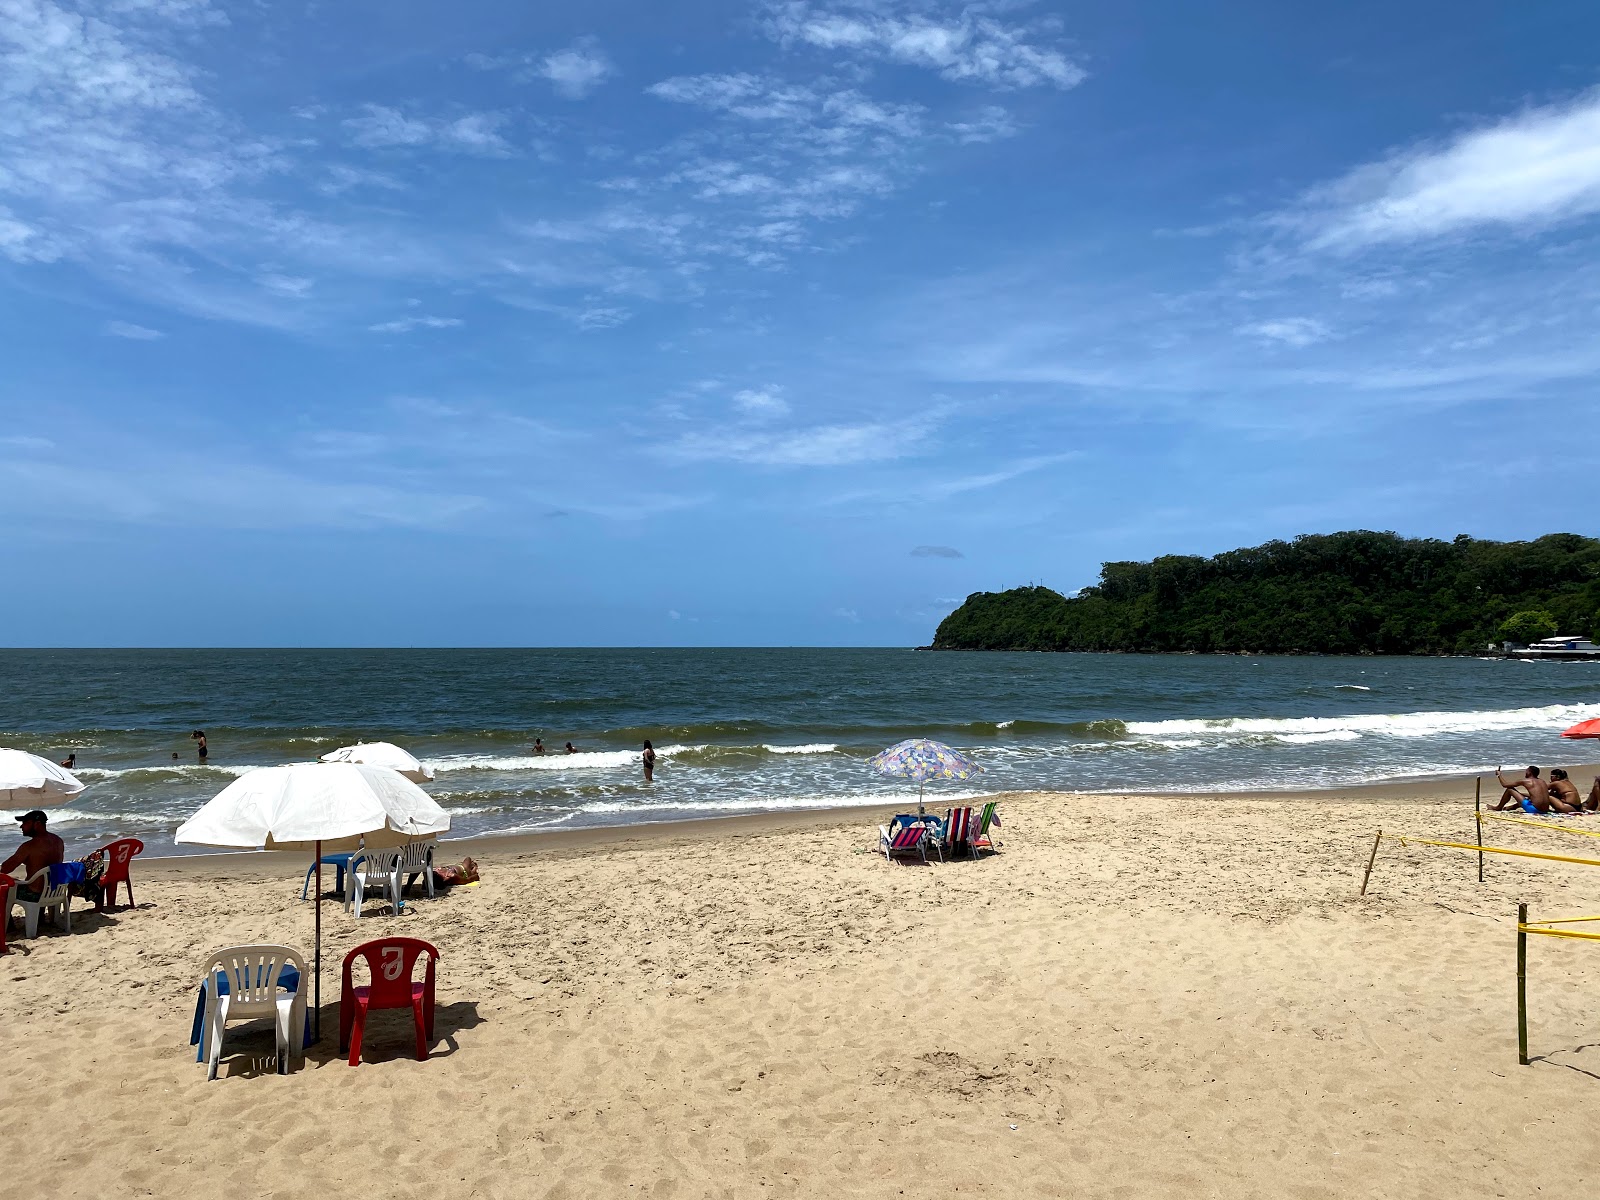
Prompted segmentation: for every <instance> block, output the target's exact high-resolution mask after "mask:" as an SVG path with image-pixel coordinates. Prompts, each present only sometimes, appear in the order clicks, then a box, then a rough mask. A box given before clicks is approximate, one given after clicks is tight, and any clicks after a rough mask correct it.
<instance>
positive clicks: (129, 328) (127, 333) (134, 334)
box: [106, 321, 167, 342]
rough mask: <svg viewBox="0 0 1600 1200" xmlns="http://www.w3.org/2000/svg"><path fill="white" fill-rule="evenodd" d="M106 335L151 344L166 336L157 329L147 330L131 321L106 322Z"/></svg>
mask: <svg viewBox="0 0 1600 1200" xmlns="http://www.w3.org/2000/svg"><path fill="white" fill-rule="evenodd" d="M106 333H107V334H109V335H110V336H111V337H119V338H127V339H128V340H129V341H134V342H153V341H155V340H156V339H158V338H164V337H166V336H167V335H166V334H164V333H162V332H161V330H159V329H148V328H146V327H145V326H143V325H135V324H134V323H133V322H132V321H107V322H106Z"/></svg>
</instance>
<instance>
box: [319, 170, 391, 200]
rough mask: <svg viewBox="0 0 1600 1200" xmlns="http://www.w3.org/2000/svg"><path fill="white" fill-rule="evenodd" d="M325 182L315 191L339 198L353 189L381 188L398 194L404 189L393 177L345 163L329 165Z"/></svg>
mask: <svg viewBox="0 0 1600 1200" xmlns="http://www.w3.org/2000/svg"><path fill="white" fill-rule="evenodd" d="M327 171H328V175H327V178H326V179H325V180H323V181H322V182H321V183H320V184H318V185H317V190H318V191H320V192H322V193H323V194H324V195H327V196H339V195H343V194H344V193H345V192H348V191H350V190H352V189H353V188H361V187H367V188H383V189H384V190H386V191H392V192H398V191H403V190H404V189H405V184H403V183H401V182H400V181H399V180H398V179H396V178H395V177H394V176H393V175H388V174H385V173H384V172H382V171H372V170H368V169H367V168H365V167H352V166H348V165H347V164H345V163H331V164H329V166H328V168H327Z"/></svg>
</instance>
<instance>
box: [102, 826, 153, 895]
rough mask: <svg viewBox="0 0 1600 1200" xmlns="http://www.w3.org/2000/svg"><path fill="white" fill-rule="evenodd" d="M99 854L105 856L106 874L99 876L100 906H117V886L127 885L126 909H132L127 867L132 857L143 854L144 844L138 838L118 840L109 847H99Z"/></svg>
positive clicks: (131, 881) (131, 885) (130, 886)
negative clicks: (120, 884)
mask: <svg viewBox="0 0 1600 1200" xmlns="http://www.w3.org/2000/svg"><path fill="white" fill-rule="evenodd" d="M101 853H103V854H104V855H105V856H106V872H105V874H104V875H102V876H100V889H101V890H100V896H101V904H102V906H104V907H106V908H115V907H116V906H117V884H119V883H124V884H127V885H128V907H129V908H132V907H133V879H132V878H131V877H130V876H129V874H128V866H129V864H130V863H132V862H133V856H134V855H136V854H143V853H144V843H143V842H141V841H140V840H139V839H138V838H120V839H118V840H117V841H115V842H112V843H111V844H110V845H109V846H103V847H101Z"/></svg>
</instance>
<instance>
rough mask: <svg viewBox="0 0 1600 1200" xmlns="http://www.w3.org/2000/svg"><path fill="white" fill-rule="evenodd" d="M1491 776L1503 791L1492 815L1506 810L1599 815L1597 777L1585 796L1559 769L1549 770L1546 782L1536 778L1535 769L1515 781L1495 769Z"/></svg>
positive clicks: (1537, 775) (1598, 783) (1529, 770)
mask: <svg viewBox="0 0 1600 1200" xmlns="http://www.w3.org/2000/svg"><path fill="white" fill-rule="evenodd" d="M1494 777H1495V778H1496V779H1497V780H1499V782H1500V786H1501V787H1503V788H1505V791H1504V792H1503V793H1501V796H1500V803H1499V804H1496V805H1494V809H1495V811H1496V812H1499V811H1502V810H1504V809H1508V808H1520V809H1522V810H1523V811H1524V812H1531V813H1584V812H1600V777H1597V778H1596V779H1595V781H1594V784H1593V785H1592V786H1591V787H1590V788H1589V794H1588V795H1587V796H1584V795H1582V794H1581V793H1580V792H1579V791H1578V787H1577V785H1576V784H1575V783H1573V782H1572V780H1570V779H1568V778H1567V773H1566V772H1565V771H1563V770H1562V769H1561V768H1560V767H1555V768H1552V769H1551V771H1550V779H1549V781H1548V782H1547V781H1546V780H1545V779H1544V778H1543V777H1542V776H1541V775H1540V772H1539V768H1538V767H1529V768H1528V769H1527V770H1526V771H1524V772H1523V773H1522V778H1521V779H1517V780H1509V779H1507V778H1506V777H1505V776H1504V775H1503V774H1501V772H1500V768H1499V767H1496V768H1495V769H1494Z"/></svg>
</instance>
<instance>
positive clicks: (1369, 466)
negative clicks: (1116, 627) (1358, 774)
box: [0, 0, 1600, 646]
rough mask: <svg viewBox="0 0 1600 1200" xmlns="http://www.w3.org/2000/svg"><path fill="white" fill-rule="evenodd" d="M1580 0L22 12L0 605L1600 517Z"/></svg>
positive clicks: (459, 592) (273, 624) (1594, 140)
mask: <svg viewBox="0 0 1600 1200" xmlns="http://www.w3.org/2000/svg"><path fill="white" fill-rule="evenodd" d="M1597 249H1600V9H1596V8H1595V6H1594V5H1592V4H1591V3H1586V2H1582V0H1549V2H1547V3H1541V4H1536V5H1529V4H1514V3H1509V2H1506V3H1481V2H1473V0H1464V2H1463V0H1457V2H1453V3H1449V4H1444V3H1430V2H1425V0H1413V2H1412V3H1406V4H1398V5H1397V4H1394V3H1393V2H1392V0H1387V2H1385V3H1381V4H1380V3H1366V2H1364V0H1352V2H1350V3H1345V4H1340V5H1323V6H1308V5H1285V4H1282V3H1278V2H1267V0H1260V2H1254V0H1250V2H1246V0H1218V2H1217V3H1214V4H1208V5H1196V4H1192V3H1176V2H1158V0H1118V2H1117V3H1115V4H1112V3H1098V4H1093V3H1091V4H1073V5H1061V4H1053V3H1043V2H1041V3H1027V2H1024V0H989V2H982V0H980V2H977V3H956V2H947V0H675V2H674V3H671V4H663V3H660V2H659V0H587V2H586V3H584V4H582V5H575V4H574V5H529V4H525V3H510V2H509V0H503V2H496V3H489V2H486V0H453V2H452V3H450V4H438V3H429V2H424V0H339V2H338V3H310V4H295V3H277V4H266V3H260V2H250V3H245V2H231V0H77V2H74V0H0V329H3V331H4V332H3V334H0V528H3V529H4V530H5V537H4V543H3V544H4V546H5V550H6V556H7V559H8V561H9V563H10V565H11V568H12V572H11V579H10V580H9V581H8V583H7V585H6V586H5V587H4V588H3V589H0V644H4V645H91V646H120V645H199V646H248V645H265V646H272V645H399V646H405V645H446V646H450V645H834V644H843V645H917V644H922V643H926V642H927V641H929V640H930V639H931V637H932V634H933V630H934V628H935V627H936V625H937V624H938V621H939V620H940V618H941V617H942V616H944V615H945V614H946V613H947V612H948V611H950V609H951V608H953V607H954V606H955V605H956V604H958V603H959V602H960V601H961V599H962V598H963V597H965V596H966V595H967V594H968V593H970V592H973V591H980V590H999V589H1001V588H1005V587H1010V586H1016V585H1019V584H1027V583H1044V584H1047V585H1049V586H1051V587H1055V588H1057V589H1059V590H1061V591H1065V592H1070V591H1072V590H1073V589H1076V588H1078V587H1081V586H1084V585H1086V584H1090V583H1093V582H1094V581H1095V578H1096V576H1097V575H1098V572H1099V566H1100V563H1101V562H1103V561H1106V560H1122V559H1147V558H1150V557H1152V556H1155V555H1159V554H1169V553H1182V554H1211V553H1216V552H1218V551H1222V550H1227V549H1231V548H1234V547H1237V546H1245V545H1255V544H1258V543H1260V542H1262V541H1265V540H1267V539H1270V538H1288V537H1293V536H1295V535H1297V534H1301V533H1322V532H1331V531H1334V530H1340V529H1355V528H1366V529H1393V530H1396V531H1398V532H1400V533H1403V534H1407V535H1411V536H1426V537H1443V538H1449V537H1453V536H1454V535H1456V534H1458V533H1469V534H1472V535H1474V536H1477V537H1488V538H1513V539H1514V538H1529V537H1535V536H1538V535H1540V534H1544V533H1550V532H1558V531H1572V532H1580V533H1594V532H1595V529H1594V523H1593V521H1592V520H1591V519H1590V518H1591V516H1592V514H1593V512H1594V511H1595V505H1594V500H1593V496H1594V492H1595V489H1596V488H1597V487H1600V484H1597V482H1596V475H1595V471H1594V468H1593V464H1592V453H1591V449H1590V446H1591V443H1592V441H1593V437H1594V434H1593V430H1594V426H1595V417H1596V415H1597V412H1596V410H1597V407H1600V403H1597V398H1596V397H1597V391H1596V386H1595V385H1596V382H1597V376H1600V337H1597V336H1596V324H1597V322H1596V318H1597V315H1600V254H1597Z"/></svg>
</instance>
